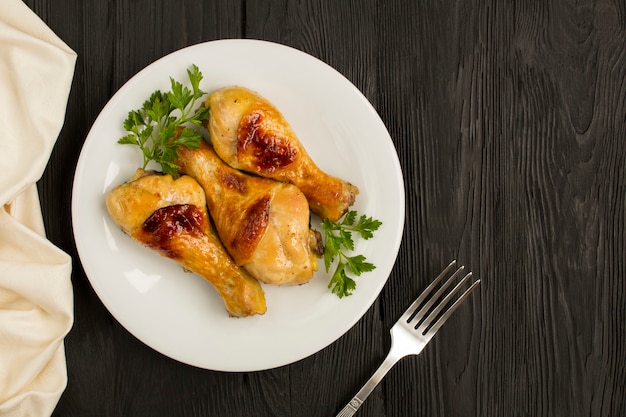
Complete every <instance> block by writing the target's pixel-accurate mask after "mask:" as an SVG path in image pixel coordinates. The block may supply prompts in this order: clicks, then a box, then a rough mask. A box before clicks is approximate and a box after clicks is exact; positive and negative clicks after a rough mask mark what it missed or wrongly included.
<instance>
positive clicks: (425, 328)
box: [422, 272, 480, 335]
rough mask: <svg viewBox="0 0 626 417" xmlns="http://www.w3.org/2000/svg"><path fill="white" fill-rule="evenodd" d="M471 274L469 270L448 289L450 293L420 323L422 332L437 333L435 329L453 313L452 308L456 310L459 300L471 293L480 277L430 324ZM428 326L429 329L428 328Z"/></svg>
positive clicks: (459, 303)
mask: <svg viewBox="0 0 626 417" xmlns="http://www.w3.org/2000/svg"><path fill="white" fill-rule="evenodd" d="M471 276H472V273H471V272H470V273H468V274H467V275H465V277H463V279H462V280H461V281H460V282H459V283H458V284H457V285H456V286H455V287H454V289H453V290H452V291H450V294H448V295H447V296H446V298H444V299H443V301H442V302H441V303H440V304H439V306H438V307H437V308H436V309H435V310H434V311H433V312H432V313H431V314H430V316H429V317H428V319H427V320H426V321H425V322H424V323H423V324H422V329H423V332H422V333H424V334H425V333H429V334H431V335H434V334H435V333H437V330H439V328H440V327H441V326H442V325H443V324H444V323H445V322H446V320H448V318H449V317H450V316H451V315H452V313H454V310H456V309H457V308H458V307H459V306H460V305H461V302H462V301H463V300H464V299H465V297H467V296H468V295H469V293H471V292H472V291H473V290H474V288H476V287H477V286H478V284H480V279H477V280H476V281H474V282H473V283H472V285H470V286H469V288H467V289H466V290H465V292H463V294H461V296H460V297H459V298H457V299H456V301H455V302H454V303H453V304H452V305H451V306H450V307H449V308H448V310H446V312H445V313H443V314H442V315H441V316H440V317H439V319H438V320H437V321H436V322H435V324H433V325H432V326H430V323H431V322H432V321H433V320H434V319H435V318H436V317H437V316H438V315H439V314H440V313H441V312H442V311H443V308H444V307H445V306H446V305H447V304H448V302H449V301H450V299H451V298H452V297H453V296H454V294H455V293H456V292H457V290H458V289H459V288H460V287H461V285H462V284H463V283H464V282H465V281H466V280H467V279H468V278H469V277H471ZM429 326H430V329H429V328H428V327H429Z"/></svg>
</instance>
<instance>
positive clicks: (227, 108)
mask: <svg viewBox="0 0 626 417" xmlns="http://www.w3.org/2000/svg"><path fill="white" fill-rule="evenodd" d="M204 105H205V106H206V107H208V108H209V120H208V130H209V133H210V135H211V141H212V143H213V146H214V147H215V151H216V152H217V154H218V155H219V156H220V157H221V158H222V159H223V160H224V161H225V162H226V163H227V164H228V165H230V166H231V167H233V168H237V169H242V170H246V171H249V172H253V173H255V174H257V175H260V176H262V177H267V178H273V179H275V180H278V181H284V182H290V183H292V184H295V185H296V186H297V187H298V188H300V190H302V192H303V193H304V195H305V196H306V198H307V199H308V202H309V205H310V207H311V210H312V211H313V212H314V213H315V214H317V215H318V216H319V217H321V218H322V219H324V218H329V219H330V220H331V221H337V220H338V219H339V218H340V217H341V216H343V214H345V212H346V211H347V210H348V207H350V206H351V205H352V204H353V203H354V200H355V196H356V194H357V193H358V188H357V187H356V186H354V185H352V184H350V183H349V182H346V181H344V180H342V179H339V178H336V177H333V176H331V175H328V174H326V173H325V172H323V171H322V170H321V169H320V168H319V167H318V166H317V165H316V164H315V163H314V162H313V161H312V160H311V158H310V157H309V155H308V154H307V152H306V150H305V149H304V147H303V146H302V144H301V143H300V141H299V140H298V138H297V136H296V134H295V133H294V132H293V130H292V129H291V127H290V126H289V124H288V123H287V121H286V120H285V118H284V117H283V115H282V114H281V113H280V111H278V109H277V108H276V107H275V106H274V105H273V104H272V103H270V102H269V101H268V100H266V99H265V98H263V97H261V96H260V95H258V94H256V93H255V92H253V91H250V90H248V89H246V88H243V87H227V88H224V89H221V90H219V91H217V92H215V93H213V94H211V95H210V96H209V97H208V98H207V100H206V101H205V104H204Z"/></svg>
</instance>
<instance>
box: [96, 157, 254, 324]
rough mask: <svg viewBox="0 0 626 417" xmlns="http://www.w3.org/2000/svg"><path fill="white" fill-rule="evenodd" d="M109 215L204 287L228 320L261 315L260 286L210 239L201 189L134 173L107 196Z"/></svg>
mask: <svg viewBox="0 0 626 417" xmlns="http://www.w3.org/2000/svg"><path fill="white" fill-rule="evenodd" d="M106 206H107V210H108V211H109V214H110V215H111V217H112V219H113V220H114V221H115V223H116V224H117V225H118V226H119V227H121V229H122V230H123V231H124V232H125V233H127V234H128V235H130V236H131V237H132V238H133V239H134V240H136V241H137V242H139V243H141V244H143V245H145V246H147V247H149V248H151V249H153V250H155V251H156V252H158V253H159V254H161V255H162V256H164V257H167V258H170V259H173V260H174V261H176V262H178V263H179V264H181V265H182V266H183V267H184V268H185V269H187V270H190V271H192V272H195V273H196V274H198V275H200V276H202V277H203V278H204V279H206V280H207V281H209V282H210V283H211V284H213V286H214V287H215V289H216V290H217V291H218V293H219V294H220V296H221V297H222V299H223V300H224V304H225V306H226V310H227V311H228V313H229V314H230V315H231V316H237V317H245V316H250V315H253V314H263V313H265V311H266V304H265V294H264V292H263V289H262V288H261V285H260V283H259V282H258V281H257V280H256V279H255V278H253V277H252V276H250V275H249V274H248V273H247V272H246V271H244V270H243V269H241V268H239V267H238V266H237V265H236V264H235V263H234V262H233V260H232V259H231V257H230V256H229V255H228V253H227V252H226V250H225V249H224V247H223V246H222V244H221V243H220V241H219V238H218V237H217V235H216V234H215V232H214V230H213V228H212V226H211V224H210V222H209V217H208V213H207V209H206V198H205V195H204V191H203V190H202V187H200V185H199V184H198V183H197V182H196V181H195V180H194V179H192V178H190V177H188V176H182V177H180V178H178V179H176V180H174V179H172V177H171V176H170V175H161V174H155V173H149V172H146V171H144V170H142V169H138V170H137V172H136V174H135V176H134V177H132V178H131V179H130V180H129V181H128V182H126V183H124V184H121V185H119V186H117V187H115V188H114V189H113V190H111V192H110V193H109V194H108V195H107V198H106Z"/></svg>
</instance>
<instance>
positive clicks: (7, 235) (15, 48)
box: [0, 0, 76, 417]
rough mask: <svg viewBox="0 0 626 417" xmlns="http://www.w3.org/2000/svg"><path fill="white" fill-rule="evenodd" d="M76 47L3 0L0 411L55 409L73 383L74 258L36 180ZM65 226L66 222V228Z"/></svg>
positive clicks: (5, 414) (33, 413)
mask: <svg viewBox="0 0 626 417" xmlns="http://www.w3.org/2000/svg"><path fill="white" fill-rule="evenodd" d="M75 63H76V54H75V53H74V52H73V51H72V50H71V49H70V48H68V47H67V45H65V44H64V43H63V42H62V41H61V40H60V39H59V38H58V37H57V36H56V35H55V34H54V33H53V32H52V31H51V30H50V29H49V28H48V27H47V26H46V25H45V24H44V23H43V22H42V21H41V20H40V19H39V18H38V17H37V16H36V15H35V14H34V13H33V12H32V11H31V10H30V9H29V8H28V7H27V6H26V5H25V4H23V3H22V2H21V1H20V0H0V126H1V130H2V133H1V134H0V161H1V163H0V164H1V165H0V170H1V172H2V174H0V416H2V417H9V416H10V417H18V416H19V417H39V416H50V415H51V414H52V412H53V411H54V408H55V406H56V404H57V402H58V400H59V398H60V396H61V394H62V393H63V390H64V389H65V387H66V384H67V369H66V364H65V351H64V346H63V339H64V337H65V335H66V334H67V332H68V331H69V330H70V328H71V326H72V322H73V295H72V286H71V281H70V272H71V265H72V264H71V259H70V257H69V256H68V255H67V254H66V253H64V252H63V251H61V250H60V249H58V248H57V247H55V246H54V245H53V244H52V243H50V241H48V240H47V239H46V237H45V232H44V227H43V221H42V216H41V206H40V204H39V198H38V194H37V188H36V184H35V183H36V181H37V180H39V178H40V177H41V175H42V174H43V171H44V169H45V167H46V164H47V162H48V158H49V157H50V152H51V151H52V147H53V146H54V143H55V142H56V139H57V136H58V134H59V131H60V130H61V126H62V125H63V120H64V117H65V108H66V104H67V98H68V94H69V91H70V87H71V81H72V77H73V74H74V65H75ZM68 233H69V231H68Z"/></svg>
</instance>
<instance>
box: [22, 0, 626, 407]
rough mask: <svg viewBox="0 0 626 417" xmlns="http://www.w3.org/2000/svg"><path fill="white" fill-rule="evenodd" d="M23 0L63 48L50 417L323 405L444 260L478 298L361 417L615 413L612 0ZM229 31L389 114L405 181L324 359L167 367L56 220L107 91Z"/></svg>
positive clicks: (618, 103)
mask: <svg viewBox="0 0 626 417" xmlns="http://www.w3.org/2000/svg"><path fill="white" fill-rule="evenodd" d="M26 3H27V4H28V5H29V6H30V7H31V8H32V9H33V10H34V11H35V12H36V13H37V14H38V15H39V16H40V17H41V18H42V19H43V20H44V21H45V22H46V23H48V25H50V27H51V28H52V29H53V30H54V31H55V32H56V33H57V34H58V35H59V36H60V37H61V38H62V39H63V40H64V41H65V42H66V43H68V45H69V46H70V47H72V48H73V49H74V50H75V51H76V52H77V53H78V61H77V67H76V73H75V77H74V83H73V86H72V92H71V95H70V100H69V103H68V109H67V118H66V122H65V126H64V128H63V131H62V132H61V135H60V137H59V140H58V142H57V146H56V147H55V149H54V151H53V154H52V157H51V159H50V163H49V165H48V168H47V170H46V172H45V174H44V176H43V178H42V180H41V181H40V182H39V190H40V196H41V202H42V209H43V214H44V220H45V224H46V228H47V233H48V236H49V238H50V239H51V240H52V242H54V243H55V244H57V245H58V246H60V247H61V248H62V249H64V250H66V251H67V252H68V253H70V254H71V255H72V256H73V258H74V273H73V276H72V280H73V284H74V291H75V325H74V328H73V329H72V331H71V332H70V334H69V336H68V337H67V339H66V352H67V361H68V376H69V383H68V387H67V389H66V391H65V393H64V395H63V397H62V398H61V401H60V402H59V405H58V407H57V410H56V411H55V413H54V416H55V417H65V416H70V417H83V416H101V415H107V416H150V417H152V416H155V417H157V416H192V417H199V416H236V417H241V416H251V417H258V416H299V417H302V416H303V417H308V416H333V415H335V413H336V412H337V411H338V410H339V409H341V408H342V407H343V405H344V404H345V402H346V401H347V400H348V399H350V398H351V396H352V395H353V394H354V393H355V392H356V390H357V389H358V388H359V387H360V385H361V384H362V383H363V382H364V381H365V379H366V378H367V377H369V375H370V374H371V372H373V371H374V369H375V368H376V366H378V364H379V363H380V362H381V361H382V359H383V357H384V356H385V354H386V351H387V349H388V348H389V343H390V340H389V333H388V329H389V328H390V327H391V325H392V324H393V323H394V322H395V320H396V318H397V317H398V316H399V315H400V314H401V312H402V311H403V310H404V309H405V308H406V306H407V305H408V304H409V303H410V301H411V300H412V299H413V298H414V297H415V296H416V295H417V294H418V293H419V292H421V291H422V290H423V289H424V288H425V286H426V284H427V283H428V282H429V281H430V280H431V279H432V278H433V277H434V276H435V275H436V274H437V273H438V272H439V271H440V270H441V268H443V266H444V265H446V264H447V263H448V262H449V261H450V260H451V259H452V258H457V259H458V260H459V262H461V263H463V264H465V265H466V266H467V267H468V268H469V269H471V270H472V271H473V272H474V273H475V274H476V275H477V276H478V277H480V278H481V280H482V283H481V286H480V287H479V291H478V292H476V293H475V294H474V296H473V297H472V298H471V299H470V301H469V302H467V303H465V304H464V305H462V306H461V308H460V309H459V310H458V311H457V312H456V313H455V315H454V316H453V317H452V318H451V319H450V320H449V321H448V323H446V325H445V326H444V327H443V328H442V330H441V331H440V333H439V334H438V335H437V336H436V337H435V339H434V340H433V342H431V344H430V345H429V346H428V347H427V348H426V350H425V351H424V353H423V354H422V355H421V356H420V357H418V358H407V359H405V360H403V361H402V362H401V363H400V364H398V365H397V366H396V367H395V368H394V369H392V371H391V372H390V373H389V374H388V376H387V378H386V379H385V381H384V382H383V384H382V385H381V386H380V387H379V388H378V389H377V390H376V391H374V393H373V394H372V396H371V397H370V398H369V399H368V400H367V401H366V403H365V404H364V405H363V407H362V409H361V410H360V412H359V414H357V415H358V416H376V417H381V416H385V417H400V416H422V415H423V416H546V417H547V416H568V417H569V416H574V417H577V416H580V417H582V416H593V417H604V416H607V417H608V416H622V415H626V402H625V400H624V398H626V287H625V285H624V277H625V276H626V271H625V265H626V262H625V261H626V245H625V244H626V227H625V223H626V5H625V3H624V2H623V1H618V0H597V1H588V0H583V1H569V0H561V1H557V0H549V1H539V0H531V1H526V2H512V1H496V0H484V1H478V0H467V1H458V0H443V1H442V0H436V1H435V0H424V1H419V2H416V1H411V0H390V1H385V2H381V1H370V0H367V1H356V0H348V1H332V0H322V1H319V0H298V1H285V0H283V1H261V0H241V1H235V2H232V1H227V0H221V1H217V0H211V1H200V0H184V1H180V2H161V1H157V0H101V1H98V2H83V1H80V0H55V1H48V0H26ZM231 37H247V38H258V39H265V40H270V41H274V42H279V43H282V44H286V45H289V46H292V47H295V48H298V49H301V50H303V51H305V52H307V53H309V54H311V55H313V56H316V57H318V58H320V59H322V60H323V61H325V62H327V63H328V64H330V65H332V66H333V67H334V68H336V69H337V70H338V71H339V72H341V73H342V74H344V75H345V76H346V78H348V79H349V80H350V81H351V82H352V83H354V84H355V85H356V86H357V87H358V88H359V89H360V90H361V91H362V92H363V93H364V95H365V96H366V97H367V98H368V99H369V100H370V101H371V103H372V104H373V105H374V107H375V108H376V109H377V110H378V112H379V114H380V115H381V118H382V119H383V121H384V122H385V124H386V126H387V127H388V129H389V131H390V133H391V136H392V138H393V141H394V144H395V146H396V149H397V151H398V156H399V159H400V163H401V166H402V169H403V173H404V176H405V187H406V222H405V232H404V239H403V244H402V246H401V248H400V253H399V256H398V260H397V263H396V267H395V269H394V271H393V273H392V275H391V277H390V279H389V281H388V284H387V285H386V286H385V288H384V289H383V292H382V294H381V296H380V297H379V299H378V300H377V301H376V303H375V304H374V305H373V306H372V308H370V309H369V311H368V312H367V313H366V314H365V316H364V317H363V318H362V319H361V320H360V321H359V322H358V323H357V324H356V325H355V326H354V328H352V329H351V330H350V331H348V332H347V333H346V334H345V335H344V336H343V337H342V338H340V339H339V340H338V341H337V342H335V343H333V344H332V345H330V346H328V347H327V348H325V349H323V350H322V351H321V352H319V353H317V354H315V355H312V356H311V357H309V358H306V359H304V360H301V361H299V362H297V363H294V364H292V365H288V366H284V367H281V368H278V369H273V370H269V371H263V372H256V373H250V374H247V373H221V372H213V371H206V370H202V369H196V368H193V367H189V366H186V365H182V364H180V363H178V362H176V361H173V360H171V359H169V358H166V357H164V356H162V355H160V354H158V353H156V352H154V351H153V350H151V349H150V348H148V347H146V346H144V345H143V344H142V343H141V342H139V341H137V339H135V338H134V337H133V336H132V335H130V334H129V333H128V332H127V331H126V330H125V329H123V328H122V327H121V326H120V325H119V324H118V323H117V322H116V321H115V320H114V319H113V318H112V317H111V316H110V314H109V313H108V312H107V311H106V309H105V308H104V306H103V305H102V304H101V303H100V301H99V300H98V298H97V297H96V295H95V293H94V292H93V290H92V289H91V287H90V285H89V283H88V281H87V279H86V277H85V275H84V272H83V271H82V269H81V267H80V262H79V259H78V256H77V253H76V249H75V246H74V241H73V237H72V234H71V213H70V201H71V195H70V190H71V184H72V179H73V172H74V168H75V165H76V161H77V158H78V155H79V152H80V148H81V146H82V143H83V141H84V139H85V137H86V135H87V133H88V131H89V128H90V127H91V124H92V123H93V121H94V120H95V118H96V117H97V115H98V113H99V112H100V110H101V109H102V108H103V107H104V105H105V104H106V102H107V100H108V99H109V98H110V97H111V96H112V95H113V94H114V92H115V91H116V90H117V89H118V88H119V87H120V86H121V85H123V84H124V83H125V82H126V81H127V80H128V79H129V78H130V77H132V76H133V75H134V74H135V73H136V72H137V71H139V70H141V69H142V68H143V67H145V66H146V65H148V64H150V63H151V62H152V61H154V60H155V59H157V58H159V57H161V56H163V55H165V54H167V53H170V52H172V51H174V50H176V49H179V48H182V47H184V46H188V45H191V44H195V43H198V42H202V41H207V40H212V39H220V38H231ZM312 82H314V80H312Z"/></svg>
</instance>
